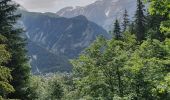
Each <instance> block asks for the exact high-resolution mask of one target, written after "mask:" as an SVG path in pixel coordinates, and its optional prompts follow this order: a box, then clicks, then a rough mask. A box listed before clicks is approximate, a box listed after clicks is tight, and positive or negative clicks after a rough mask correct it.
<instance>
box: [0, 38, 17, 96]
mask: <svg viewBox="0 0 170 100" xmlns="http://www.w3.org/2000/svg"><path fill="white" fill-rule="evenodd" d="M0 41H1V43H2V44H0V99H2V97H3V98H5V97H6V96H7V94H9V93H12V92H14V88H13V87H12V86H11V85H10V84H9V82H10V81H11V80H12V76H11V70H10V69H8V68H7V67H5V66H3V64H4V63H6V62H7V61H8V60H9V58H10V54H9V52H7V51H6V48H5V44H4V43H3V42H5V41H6V39H5V37H3V36H2V35H0Z"/></svg>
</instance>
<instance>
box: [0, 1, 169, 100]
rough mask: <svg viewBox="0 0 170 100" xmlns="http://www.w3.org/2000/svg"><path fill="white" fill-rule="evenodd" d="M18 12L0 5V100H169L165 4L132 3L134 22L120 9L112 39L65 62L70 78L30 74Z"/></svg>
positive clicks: (13, 6) (9, 3)
mask: <svg viewBox="0 0 170 100" xmlns="http://www.w3.org/2000/svg"><path fill="white" fill-rule="evenodd" d="M145 5H147V7H145ZM18 7H19V5H18V4H16V3H14V2H12V1H11V0H1V1H0V100H6V99H20V100H169V98H170V1H169V0H144V1H143V0H137V5H136V12H135V15H134V18H133V19H130V18H129V16H128V11H127V10H126V9H125V11H124V15H123V19H122V20H118V19H117V20H115V22H114V24H113V25H114V28H113V30H111V31H110V34H112V38H110V39H107V38H104V37H103V36H100V37H98V38H97V39H96V40H95V41H94V42H93V43H92V44H91V45H90V46H89V47H88V48H86V49H85V50H84V52H83V53H82V54H81V55H80V56H79V57H78V58H76V59H73V60H71V61H70V62H71V63H72V65H73V70H72V73H55V74H47V75H32V74H31V67H30V66H29V63H28V60H29V59H28V57H27V55H26V52H27V50H26V48H25V46H26V39H25V38H23V35H22V34H23V33H24V32H25V31H24V30H23V29H22V28H17V27H16V26H15V25H16V23H17V20H18V19H19V18H20V17H21V16H22V15H20V14H17V13H16V12H17V9H18Z"/></svg>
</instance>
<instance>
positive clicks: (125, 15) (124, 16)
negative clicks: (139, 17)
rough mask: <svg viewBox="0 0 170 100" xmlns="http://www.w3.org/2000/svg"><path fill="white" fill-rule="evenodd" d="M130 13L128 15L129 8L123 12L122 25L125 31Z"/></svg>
mask: <svg viewBox="0 0 170 100" xmlns="http://www.w3.org/2000/svg"><path fill="white" fill-rule="evenodd" d="M128 17H129V15H128V12H127V10H126V9H125V12H124V14H123V23H122V27H123V32H125V31H126V29H127V27H128V25H129V18H128Z"/></svg>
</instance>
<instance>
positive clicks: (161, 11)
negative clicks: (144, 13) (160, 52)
mask: <svg viewBox="0 0 170 100" xmlns="http://www.w3.org/2000/svg"><path fill="white" fill-rule="evenodd" d="M147 1H148V0H147ZM149 2H150V7H149V12H150V14H151V15H161V16H163V17H164V18H165V19H168V20H166V21H163V22H162V23H161V27H160V29H161V32H164V33H165V35H166V36H168V37H169V34H170V24H169V23H170V21H169V20H170V13H169V12H170V1H169V0H149Z"/></svg>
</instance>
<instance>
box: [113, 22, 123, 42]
mask: <svg viewBox="0 0 170 100" xmlns="http://www.w3.org/2000/svg"><path fill="white" fill-rule="evenodd" d="M120 30H121V29H120V24H119V21H118V20H117V19H116V21H115V23H114V30H113V34H114V35H115V39H117V40H119V39H121V32H120Z"/></svg>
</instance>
